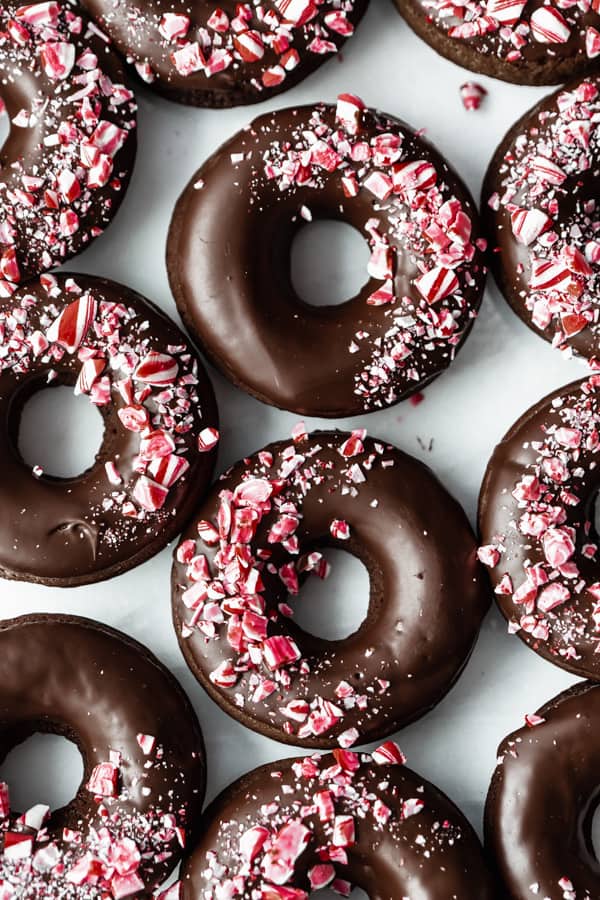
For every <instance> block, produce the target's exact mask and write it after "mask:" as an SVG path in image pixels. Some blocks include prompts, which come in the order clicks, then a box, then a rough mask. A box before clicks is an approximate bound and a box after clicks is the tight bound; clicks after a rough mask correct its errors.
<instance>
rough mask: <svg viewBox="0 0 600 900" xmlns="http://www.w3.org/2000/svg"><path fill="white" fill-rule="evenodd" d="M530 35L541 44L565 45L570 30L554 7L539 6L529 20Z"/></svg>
mask: <svg viewBox="0 0 600 900" xmlns="http://www.w3.org/2000/svg"><path fill="white" fill-rule="evenodd" d="M530 23H531V33H532V35H533V37H534V38H535V40H536V41H539V42H540V43H542V44H565V43H566V42H567V41H568V40H569V38H570V36H571V29H570V28H569V25H568V24H567V22H566V20H565V18H564V17H563V16H562V14H561V13H560V12H559V11H558V9H556V8H555V7H554V6H540V7H538V9H535V10H534V11H533V12H532V14H531V18H530Z"/></svg>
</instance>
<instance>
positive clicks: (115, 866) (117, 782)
mask: <svg viewBox="0 0 600 900" xmlns="http://www.w3.org/2000/svg"><path fill="white" fill-rule="evenodd" d="M143 737H144V738H148V739H149V736H147V735H143ZM151 740H152V741H154V738H152V739H151ZM107 756H110V757H111V759H112V760H115V759H118V760H119V763H118V764H117V763H116V762H106V763H101V764H99V765H98V766H96V768H95V769H94V771H93V772H92V775H91V777H90V780H89V782H88V784H87V785H86V790H87V791H89V792H90V794H92V795H94V796H93V797H92V803H91V804H90V805H89V806H88V809H90V810H92V814H91V816H90V818H89V819H88V818H85V816H83V815H82V814H81V813H82V809H83V806H81V807H80V809H79V810H78V813H79V814H78V816H77V817H73V816H71V818H70V819H69V820H68V824H67V820H65V822H64V823H63V825H62V826H61V827H57V826H56V825H55V824H54V821H53V819H52V816H51V813H50V809H49V807H48V806H46V805H44V804H37V805H36V806H34V807H32V808H31V809H29V810H27V811H26V812H25V813H23V814H20V813H17V812H14V811H13V810H12V809H11V806H10V791H9V786H8V785H7V784H5V783H0V897H1V898H2V900H22V898H25V897H26V898H27V900H50V898H54V900H59V898H60V900H110V898H114V900H122V898H126V897H140V896H144V897H155V898H156V900H178V898H179V897H180V892H179V886H178V885H175V886H174V887H172V888H170V889H168V890H167V891H164V892H161V893H158V894H156V893H154V892H153V891H152V889H153V888H155V886H156V881H157V874H158V873H162V877H164V875H165V874H166V873H167V872H168V871H169V868H172V866H169V860H170V859H171V858H173V860H175V859H176V858H177V856H178V855H179V854H180V852H181V848H182V847H183V846H184V844H185V827H184V822H185V817H184V815H183V811H182V810H179V809H176V810H172V809H170V808H169V807H168V800H167V799H166V798H164V802H165V804H166V807H165V808H162V809H161V808H160V807H158V806H148V804H147V803H144V804H143V806H144V808H143V809H141V808H140V809H136V808H135V804H133V803H132V800H131V797H130V791H131V787H133V785H127V786H125V782H126V780H127V779H126V776H125V775H124V771H125V770H123V772H122V771H121V765H122V761H121V760H120V754H115V753H109V752H107ZM161 760H162V748H160V747H159V746H154V747H153V748H152V749H150V748H148V762H147V763H146V768H148V766H151V767H155V766H161V765H162V762H161ZM94 799H95V803H94ZM159 880H160V879H159Z"/></svg>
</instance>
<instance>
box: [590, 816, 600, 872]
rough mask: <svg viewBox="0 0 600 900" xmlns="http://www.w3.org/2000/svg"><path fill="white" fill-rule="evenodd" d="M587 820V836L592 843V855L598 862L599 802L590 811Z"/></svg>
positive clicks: (599, 841)
mask: <svg viewBox="0 0 600 900" xmlns="http://www.w3.org/2000/svg"><path fill="white" fill-rule="evenodd" d="M588 822H589V828H590V833H589V837H590V840H591V843H592V849H593V852H594V856H595V857H596V860H597V861H598V862H600V802H599V803H598V805H597V806H596V808H595V809H594V811H593V812H592V815H591V818H590V819H589V820H588Z"/></svg>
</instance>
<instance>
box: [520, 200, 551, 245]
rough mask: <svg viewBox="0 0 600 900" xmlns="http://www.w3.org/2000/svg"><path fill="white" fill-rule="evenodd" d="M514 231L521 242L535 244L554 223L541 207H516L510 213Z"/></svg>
mask: <svg viewBox="0 0 600 900" xmlns="http://www.w3.org/2000/svg"><path fill="white" fill-rule="evenodd" d="M510 222H511V227H512V232H513V234H514V236H515V237H516V239H517V240H518V241H519V243H520V244H525V246H529V244H533V242H534V241H535V240H537V238H538V237H539V236H540V234H543V232H544V231H546V230H547V229H548V228H550V226H551V225H552V219H551V218H550V217H549V216H547V215H546V213H545V212H543V211H542V210H541V209H515V210H513V211H512V212H511V214H510Z"/></svg>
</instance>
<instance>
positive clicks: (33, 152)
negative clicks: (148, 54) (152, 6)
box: [0, 0, 136, 297]
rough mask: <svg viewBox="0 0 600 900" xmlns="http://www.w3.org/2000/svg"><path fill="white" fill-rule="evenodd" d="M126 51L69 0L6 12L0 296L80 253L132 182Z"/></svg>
mask: <svg viewBox="0 0 600 900" xmlns="http://www.w3.org/2000/svg"><path fill="white" fill-rule="evenodd" d="M124 82H125V75H124V72H123V68H122V65H121V62H120V60H119V57H118V56H117V54H116V53H114V51H113V50H112V49H111V48H110V46H109V45H108V44H107V43H106V38H105V37H104V35H102V34H101V33H100V31H99V30H98V29H97V28H96V27H95V26H94V25H93V24H92V23H91V22H89V21H88V19H87V18H86V17H85V16H83V15H82V13H81V12H80V10H79V8H78V7H77V6H74V5H73V6H72V5H71V4H70V3H60V2H54V0H48V2H43V3H34V4H31V5H28V6H20V5H19V4H17V3H14V2H12V0H9V2H5V3H3V4H2V7H1V8H0V86H1V90H2V101H3V102H0V118H1V116H2V115H7V116H8V117H9V119H10V131H9V134H8V138H7V139H6V141H5V143H4V145H3V146H0V297H9V296H10V295H11V294H12V293H13V291H14V290H15V289H16V286H17V285H18V284H19V283H20V282H23V281H26V280H27V279H30V278H35V277H36V276H38V275H40V274H41V273H42V272H45V271H47V270H49V269H52V268H53V267H54V266H57V265H59V264H60V263H62V262H64V261H65V260H66V259H69V257H71V256H74V255H75V254H76V253H79V252H81V250H83V249H84V248H85V247H86V246H87V245H88V244H89V243H90V241H92V240H93V239H94V238H95V237H97V236H98V235H99V234H101V233H102V231H104V229H105V228H106V226H107V225H108V224H109V223H110V222H111V220H112V219H113V217H114V215H115V213H116V212H117V210H118V208H119V206H120V204H121V200H122V199H123V196H124V194H125V191H126V189H127V186H128V184H129V178H130V175H131V170H132V167H133V161H134V157H135V149H136V132H135V126H136V104H135V101H134V97H133V94H132V92H131V91H130V90H129V88H128V87H127V86H126V84H125V83H124Z"/></svg>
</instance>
